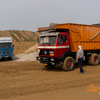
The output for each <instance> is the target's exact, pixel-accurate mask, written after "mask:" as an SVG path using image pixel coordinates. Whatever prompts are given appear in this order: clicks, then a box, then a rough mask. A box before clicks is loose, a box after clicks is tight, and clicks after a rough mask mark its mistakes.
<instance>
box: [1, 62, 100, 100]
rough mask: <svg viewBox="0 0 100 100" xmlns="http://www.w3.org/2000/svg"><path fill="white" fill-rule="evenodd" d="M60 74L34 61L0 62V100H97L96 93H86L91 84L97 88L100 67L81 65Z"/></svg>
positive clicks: (99, 80) (57, 70) (97, 93)
mask: <svg viewBox="0 0 100 100" xmlns="http://www.w3.org/2000/svg"><path fill="white" fill-rule="evenodd" d="M83 68H84V71H85V73H84V74H79V68H78V66H77V65H76V68H75V69H74V70H73V71H69V72H66V71H63V70H62V68H61V67H56V68H54V69H51V70H47V69H46V68H45V67H44V66H43V65H42V64H39V63H38V62H37V61H25V62H23V61H0V100H67V99H68V100H73V99H74V100H100V95H99V92H100V90H99V89H98V90H97V92H87V88H88V86H89V85H90V84H93V85H94V86H96V87H100V65H98V66H89V65H85V64H84V67H83Z"/></svg>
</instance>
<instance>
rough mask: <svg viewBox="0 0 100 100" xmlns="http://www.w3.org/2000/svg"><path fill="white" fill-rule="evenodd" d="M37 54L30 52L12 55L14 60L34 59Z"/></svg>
mask: <svg viewBox="0 0 100 100" xmlns="http://www.w3.org/2000/svg"><path fill="white" fill-rule="evenodd" d="M37 55H38V53H37V52H33V53H30V54H19V55H16V56H15V57H14V60H15V61H35V60H36V56H37Z"/></svg>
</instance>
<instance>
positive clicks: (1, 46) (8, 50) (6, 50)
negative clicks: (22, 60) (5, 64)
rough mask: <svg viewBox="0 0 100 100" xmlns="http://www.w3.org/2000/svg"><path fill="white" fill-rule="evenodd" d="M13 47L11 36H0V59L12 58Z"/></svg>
mask: <svg viewBox="0 0 100 100" xmlns="http://www.w3.org/2000/svg"><path fill="white" fill-rule="evenodd" d="M13 47H14V45H13V44H12V38H11V37H0V59H5V58H7V59H9V60H12V59H13V57H14V54H13Z"/></svg>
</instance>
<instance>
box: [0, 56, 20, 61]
mask: <svg viewBox="0 0 100 100" xmlns="http://www.w3.org/2000/svg"><path fill="white" fill-rule="evenodd" d="M18 59H20V58H19V57H17V56H14V58H13V59H8V58H3V59H0V62H5V61H16V60H18Z"/></svg>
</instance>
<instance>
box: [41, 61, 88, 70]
mask: <svg viewBox="0 0 100 100" xmlns="http://www.w3.org/2000/svg"><path fill="white" fill-rule="evenodd" d="M87 66H89V64H88V63H87V62H83V63H82V67H83V70H84V67H87ZM75 69H79V70H80V68H79V66H78V63H76V64H75V68H74V69H73V70H75ZM42 70H46V71H55V72H62V71H64V70H63V69H62V66H55V68H49V69H47V68H46V67H45V66H44V67H43V68H42ZM65 72H68V71H65ZM84 72H86V70H84Z"/></svg>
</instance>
